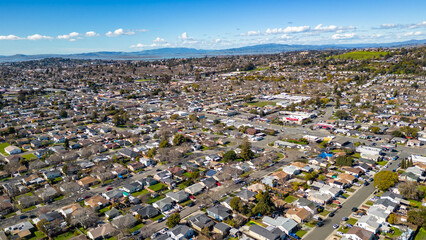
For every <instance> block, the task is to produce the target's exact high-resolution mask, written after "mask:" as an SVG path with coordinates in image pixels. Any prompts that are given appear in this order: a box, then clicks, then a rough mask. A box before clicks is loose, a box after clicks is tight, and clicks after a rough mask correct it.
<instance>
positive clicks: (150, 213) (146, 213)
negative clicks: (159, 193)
mask: <svg viewBox="0 0 426 240" xmlns="http://www.w3.org/2000/svg"><path fill="white" fill-rule="evenodd" d="M136 213H137V214H139V215H140V216H141V217H142V218H145V219H146V218H153V217H155V216H158V215H159V214H160V211H158V209H156V208H155V207H153V206H151V205H149V204H148V205H146V206H145V207H142V208H140V209H138V210H137V211H136Z"/></svg>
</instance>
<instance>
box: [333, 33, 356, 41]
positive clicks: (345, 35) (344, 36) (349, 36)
mask: <svg viewBox="0 0 426 240" xmlns="http://www.w3.org/2000/svg"><path fill="white" fill-rule="evenodd" d="M331 38H332V39H335V40H344V39H352V38H355V33H342V34H334V35H333V36H331Z"/></svg>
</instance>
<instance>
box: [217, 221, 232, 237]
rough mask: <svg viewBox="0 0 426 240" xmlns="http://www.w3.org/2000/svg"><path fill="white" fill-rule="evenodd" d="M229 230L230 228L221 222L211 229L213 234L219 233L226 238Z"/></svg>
mask: <svg viewBox="0 0 426 240" xmlns="http://www.w3.org/2000/svg"><path fill="white" fill-rule="evenodd" d="M229 230H231V226H229V225H228V224H226V223H223V222H218V223H216V224H215V225H214V227H213V232H215V233H219V234H220V235H222V236H227V235H228V233H229Z"/></svg>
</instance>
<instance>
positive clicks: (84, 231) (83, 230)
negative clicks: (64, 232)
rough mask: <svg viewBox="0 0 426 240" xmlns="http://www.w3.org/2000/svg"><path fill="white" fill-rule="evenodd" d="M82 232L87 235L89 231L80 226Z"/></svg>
mask: <svg viewBox="0 0 426 240" xmlns="http://www.w3.org/2000/svg"><path fill="white" fill-rule="evenodd" d="M78 229H79V230H80V231H81V232H82V233H84V234H86V235H87V231H86V230H85V229H84V228H83V227H79V228H78Z"/></svg>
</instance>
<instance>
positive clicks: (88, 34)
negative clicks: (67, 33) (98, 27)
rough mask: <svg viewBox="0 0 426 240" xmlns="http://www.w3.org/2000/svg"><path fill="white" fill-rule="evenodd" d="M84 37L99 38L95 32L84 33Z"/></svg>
mask: <svg viewBox="0 0 426 240" xmlns="http://www.w3.org/2000/svg"><path fill="white" fill-rule="evenodd" d="M84 36H86V37H96V36H99V34H97V33H96V32H95V31H88V32H86V34H84Z"/></svg>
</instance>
